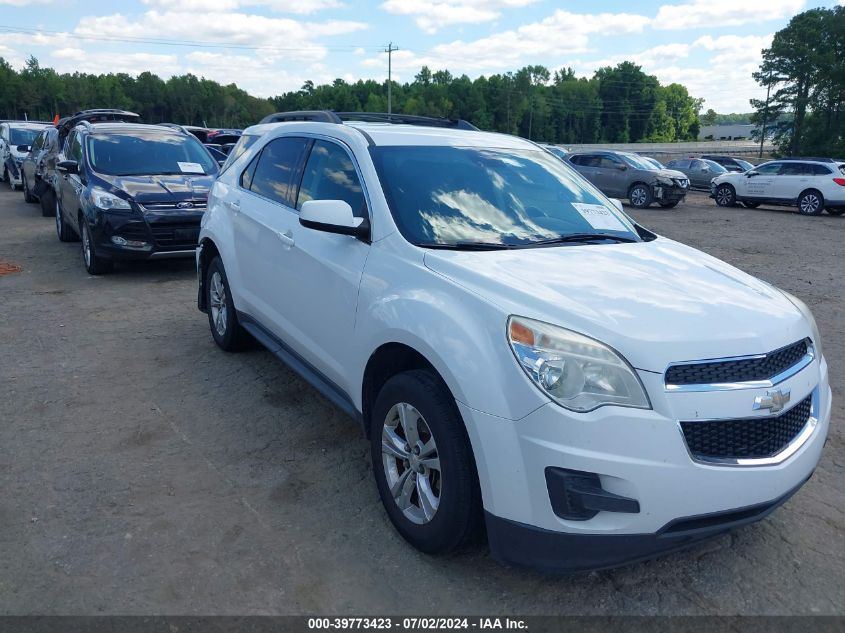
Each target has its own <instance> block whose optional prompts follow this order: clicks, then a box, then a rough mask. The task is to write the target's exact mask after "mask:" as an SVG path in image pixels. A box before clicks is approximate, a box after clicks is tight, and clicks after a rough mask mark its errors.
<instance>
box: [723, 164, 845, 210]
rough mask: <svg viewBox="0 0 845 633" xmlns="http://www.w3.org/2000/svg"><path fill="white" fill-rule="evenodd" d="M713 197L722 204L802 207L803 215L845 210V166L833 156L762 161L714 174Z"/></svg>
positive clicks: (726, 205) (799, 208) (725, 205)
mask: <svg viewBox="0 0 845 633" xmlns="http://www.w3.org/2000/svg"><path fill="white" fill-rule="evenodd" d="M710 197H711V198H714V199H715V200H716V204H718V205H719V206H720V207H732V206H734V205H735V204H736V203H737V202H741V203H743V204H744V205H745V206H746V207H750V208H752V209H754V208H756V207H758V206H760V205H761V204H763V203H766V204H776V205H783V206H789V207H794V206H797V207H798V211H799V212H800V213H802V214H803V215H819V214H821V212H822V211H824V210H827V212H828V213H830V214H831V215H842V214H843V213H845V168H843V167H842V166H840V165H839V164H837V163H836V162H835V161H833V160H831V159H827V160H816V159H787V160H775V161H771V162H768V163H763V164H762V165H758V166H757V167H755V168H754V169H750V170H748V171H746V172H741V173H737V172H728V173H727V174H722V175H721V176H717V177H716V178H714V179H713V180H712V182H711V184H710Z"/></svg>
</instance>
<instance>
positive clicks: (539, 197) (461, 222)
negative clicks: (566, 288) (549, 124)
mask: <svg viewBox="0 0 845 633" xmlns="http://www.w3.org/2000/svg"><path fill="white" fill-rule="evenodd" d="M370 153H371V155H372V157H373V161H374V163H375V167H376V171H377V172H378V175H379V180H380V181H381V185H382V189H383V190H384V193H385V197H386V198H387V203H388V205H389V207H390V211H391V213H392V214H393V218H394V220H395V221H396V224H397V226H398V228H399V231H400V232H401V233H402V235H403V236H404V237H405V239H407V240H408V241H409V242H411V243H414V244H418V245H428V246H431V245H445V246H448V245H453V246H459V245H462V244H464V245H465V244H490V245H507V246H513V247H517V246H530V245H532V244H538V243H540V242H548V241H550V240H555V239H557V238H562V237H565V236H567V235H578V236H583V235H584V234H590V235H599V236H600V235H610V236H611V237H614V236H616V237H619V238H621V239H624V240H625V241H629V240H630V241H639V238H638V236H637V233H636V232H635V229H634V226H633V224H632V223H631V221H630V220H629V219H628V217H627V216H626V215H625V214H623V213H621V212H619V211H618V210H617V209H616V208H615V207H614V206H613V204H612V203H611V202H610V201H609V200H608V199H607V198H605V197H604V196H603V195H602V194H601V193H599V192H598V190H596V189H594V188H593V187H592V185H590V184H589V183H587V182H586V181H585V180H584V179H582V178H581V177H580V176H579V175H578V174H577V173H575V171H574V170H573V169H572V168H571V167H569V166H568V165H566V164H565V163H563V162H562V161H560V160H558V159H557V158H555V157H554V156H551V155H549V153H548V152H545V151H543V150H539V149H538V150H527V149H526V150H512V149H485V148H477V147H442V146H439V147H438V146H435V147H428V146H427V147H408V146H399V147H396V146H393V147H391V146H382V147H372V148H370Z"/></svg>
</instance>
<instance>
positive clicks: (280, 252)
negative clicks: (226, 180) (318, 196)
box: [224, 136, 310, 336]
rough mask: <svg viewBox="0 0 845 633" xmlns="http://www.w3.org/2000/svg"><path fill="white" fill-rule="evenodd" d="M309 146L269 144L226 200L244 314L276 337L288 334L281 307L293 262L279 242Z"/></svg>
mask: <svg viewBox="0 0 845 633" xmlns="http://www.w3.org/2000/svg"><path fill="white" fill-rule="evenodd" d="M309 144H310V141H309V140H308V139H306V138H303V137H297V136H282V137H279V138H276V139H273V140H272V141H270V142H269V143H267V145H265V146H264V148H263V149H262V150H261V152H260V153H259V154H258V155H257V156H256V157H255V158H253V160H252V161H251V162H250V164H249V165H248V166H247V168H246V169H245V170H244V171H243V172H242V174H241V176H240V187H239V188H238V189H237V190H234V191H231V192H229V194H227V196H226V198H225V199H224V204H227V205H228V206H229V208H230V211H231V213H232V225H233V237H234V246H235V258H236V260H237V268H238V273H237V274H238V282H239V289H240V297H241V300H242V302H243V304H244V306H245V307H246V309H247V311H248V312H249V313H250V314H251V315H252V316H254V317H255V318H257V319H258V320H259V321H261V323H262V324H263V325H264V326H265V327H267V328H269V329H271V330H272V331H273V332H274V333H275V334H276V335H277V336H282V334H283V333H284V332H285V331H286V330H288V325H287V317H286V315H285V311H284V303H285V301H286V299H284V298H285V297H287V296H288V292H289V291H288V288H287V280H288V277H289V272H288V271H289V268H290V266H291V261H290V257H289V251H290V248H289V247H288V246H286V244H285V243H284V241H283V240H286V239H288V238H289V237H290V235H291V226H292V223H293V222H292V219H293V218H295V213H296V210H295V208H294V207H295V200H296V185H297V184H298V181H299V175H300V174H301V166H302V161H303V159H304V157H305V153H306V149H307V147H308V145H309Z"/></svg>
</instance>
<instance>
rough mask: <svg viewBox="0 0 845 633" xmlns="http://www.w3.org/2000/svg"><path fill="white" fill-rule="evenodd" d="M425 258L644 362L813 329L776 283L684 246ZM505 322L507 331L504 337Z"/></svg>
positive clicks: (776, 342)
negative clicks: (772, 283) (768, 282)
mask: <svg viewBox="0 0 845 633" xmlns="http://www.w3.org/2000/svg"><path fill="white" fill-rule="evenodd" d="M425 265H426V266H427V267H428V268H429V269H431V270H433V271H435V272H437V273H439V274H441V275H444V276H445V277H447V278H449V279H451V280H452V281H453V282H455V283H457V284H459V285H462V286H464V287H466V288H468V289H469V290H471V291H473V292H475V293H476V294H478V295H481V296H483V297H484V298H486V299H487V300H489V301H490V302H492V303H494V304H496V305H498V306H499V307H500V308H502V309H503V310H504V311H505V312H506V313H507V314H515V315H520V316H525V317H529V318H533V319H538V320H541V321H545V322H547V323H552V324H554V325H559V326H561V327H565V328H569V329H571V330H574V331H577V332H581V333H583V334H585V335H588V336H591V337H593V338H596V339H598V340H600V341H602V342H604V343H606V344H609V345H610V346H611V347H613V348H615V349H617V350H618V351H619V352H621V353H622V355H623V356H625V357H626V358H627V359H628V361H629V362H630V363H631V364H632V365H633V366H634V367H636V368H638V369H643V370H647V371H653V372H661V373H662V372H663V371H664V370H665V369H666V366H667V365H668V364H669V363H671V362H677V361H685V360H699V359H708V358H721V357H727V356H740V355H747V354H759V353H762V352H768V351H771V350H774V349H777V348H779V347H782V346H784V345H788V344H790V343H794V342H795V341H797V340H800V339H801V338H804V337H806V336H809V335H810V326H809V324H808V323H806V321H805V319H804V317H803V316H802V315H801V313H800V312H799V311H798V309H797V308H796V307H795V306H794V305H793V304H792V303H791V302H790V301H789V300H788V299H787V298H786V297H785V296H784V295H783V294H782V293H781V292H780V291H778V290H777V289H776V288H775V287H773V286H771V285H769V284H767V283H765V282H763V281H760V280H758V279H755V278H754V277H752V276H750V275H747V274H745V273H743V272H742V271H740V270H738V269H736V268H734V267H732V266H730V265H728V264H726V263H724V262H722V261H720V260H718V259H716V258H714V257H711V256H709V255H706V254H705V253H702V252H700V251H697V250H695V249H693V248H690V247H688V246H684V245H683V244H679V243H677V242H673V241H671V240H667V239H664V238H658V239H657V240H654V241H652V242H638V243H634V244H613V245H586V244H584V245H577V246H561V247H553V248H533V249H520V250H512V251H484V252H468V251H443V250H437V251H435V250H429V251H426V254H425ZM504 328H505V325H504V321H503V322H502V333H503V336H504Z"/></svg>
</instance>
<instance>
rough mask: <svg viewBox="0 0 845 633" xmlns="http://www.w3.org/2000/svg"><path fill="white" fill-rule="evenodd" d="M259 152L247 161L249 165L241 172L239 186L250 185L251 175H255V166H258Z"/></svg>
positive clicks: (247, 186)
mask: <svg viewBox="0 0 845 633" xmlns="http://www.w3.org/2000/svg"><path fill="white" fill-rule="evenodd" d="M259 156H260V154H259V155H258V156H256V157H255V158H253V159H252V160H251V161H249V165H248V166H247V168H246V169H244V172H243V173H242V174H241V178H240V180H241V187H243V188H244V189H249V188H250V187H251V186H252V177H253V176H254V175H255V168H256V167H257V166H258V158H259Z"/></svg>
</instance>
